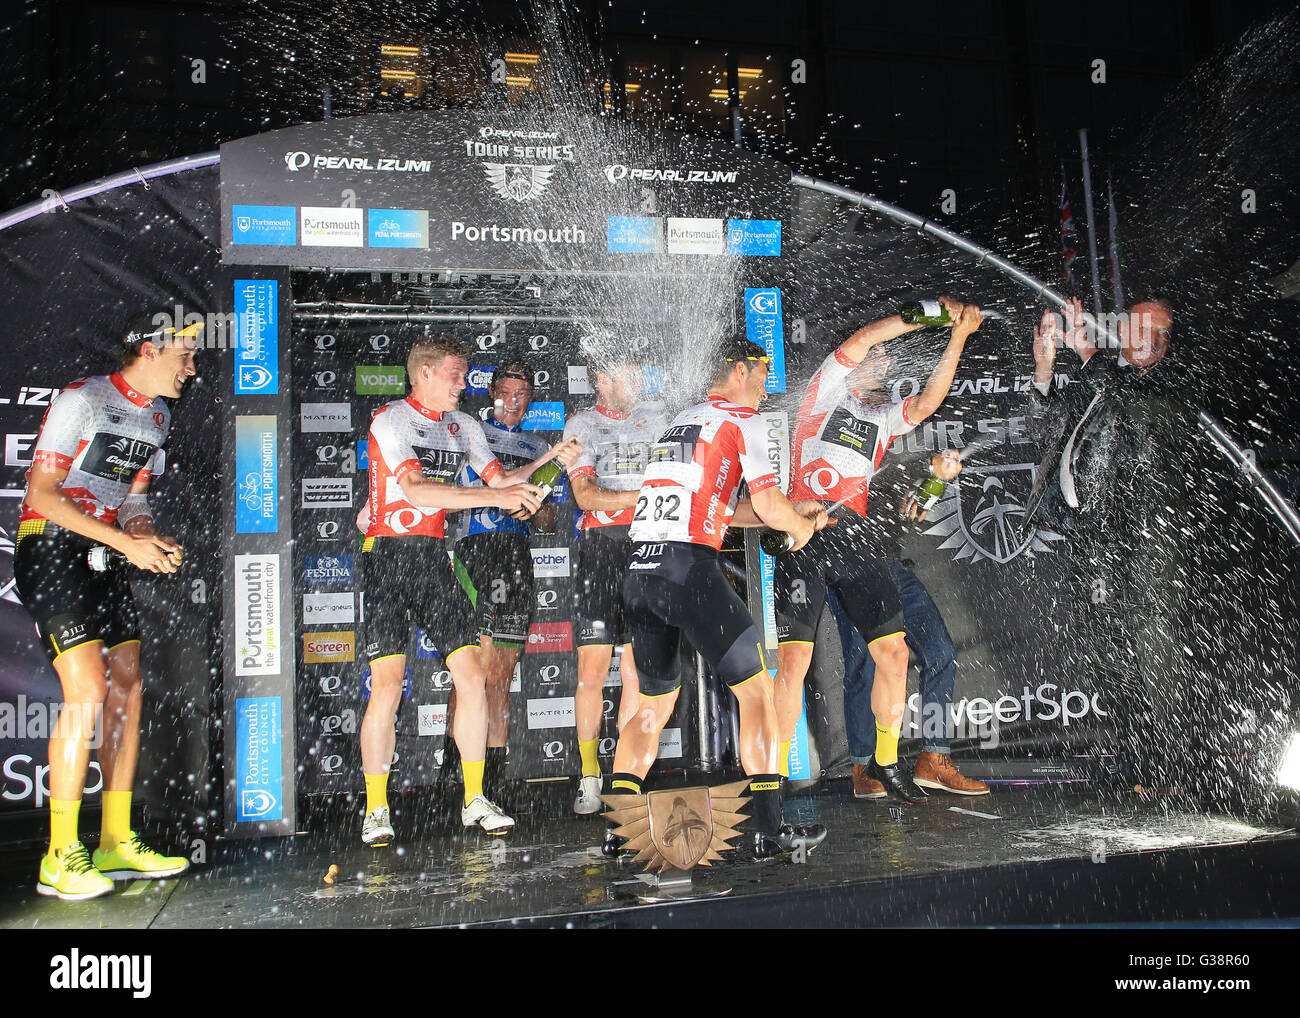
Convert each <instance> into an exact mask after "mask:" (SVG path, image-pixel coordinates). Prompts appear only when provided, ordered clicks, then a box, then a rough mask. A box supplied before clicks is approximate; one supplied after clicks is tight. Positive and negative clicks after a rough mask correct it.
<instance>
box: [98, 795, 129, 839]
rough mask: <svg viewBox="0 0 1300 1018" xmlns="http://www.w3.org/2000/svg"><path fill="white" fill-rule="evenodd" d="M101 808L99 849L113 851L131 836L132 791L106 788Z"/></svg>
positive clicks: (101, 799) (102, 796) (101, 798)
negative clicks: (115, 790)
mask: <svg viewBox="0 0 1300 1018" xmlns="http://www.w3.org/2000/svg"><path fill="white" fill-rule="evenodd" d="M100 809H101V820H100V826H99V850H100V851H101V852H111V851H113V849H115V848H117V846H118V845H120V844H121V843H122V842H124V841H129V840H130V838H131V793H130V792H112V791H109V790H108V789H105V790H104V792H103V794H102V795H101V796H100Z"/></svg>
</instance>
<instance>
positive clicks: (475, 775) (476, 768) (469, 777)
mask: <svg viewBox="0 0 1300 1018" xmlns="http://www.w3.org/2000/svg"><path fill="white" fill-rule="evenodd" d="M460 773H461V774H462V775H463V776H464V778H465V805H466V806H468V805H469V804H470V803H471V802H473V801H474V796H476V795H482V794H483V761H482V760H473V761H470V760H462V761H461V762H460Z"/></svg>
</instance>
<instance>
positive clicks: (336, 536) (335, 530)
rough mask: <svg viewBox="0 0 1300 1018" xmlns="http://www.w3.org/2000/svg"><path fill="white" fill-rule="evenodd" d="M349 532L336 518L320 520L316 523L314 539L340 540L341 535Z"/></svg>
mask: <svg viewBox="0 0 1300 1018" xmlns="http://www.w3.org/2000/svg"><path fill="white" fill-rule="evenodd" d="M347 533H349V532H348V531H347V530H345V529H344V528H343V526H342V525H340V523H339V521H338V520H321V521H320V522H318V523H317V524H316V540H318V541H341V540H342V539H343V535H345V534H347Z"/></svg>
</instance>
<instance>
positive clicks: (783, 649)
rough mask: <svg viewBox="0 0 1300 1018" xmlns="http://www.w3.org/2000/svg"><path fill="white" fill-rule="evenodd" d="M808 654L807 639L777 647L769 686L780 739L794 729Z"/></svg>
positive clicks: (788, 736)
mask: <svg viewBox="0 0 1300 1018" xmlns="http://www.w3.org/2000/svg"><path fill="white" fill-rule="evenodd" d="M812 654H813V645H812V644H811V643H804V642H791V643H782V644H780V645H779V646H778V647H777V651H776V680H775V682H774V683H773V687H772V689H773V699H774V701H775V705H776V727H777V732H778V734H779V738H780V741H781V742H790V741H792V740H793V739H794V729H795V726H796V725H797V724H798V723H799V715H800V713H802V711H803V680H804V678H805V677H806V676H807V675H808V666H809V665H811V664H812ZM760 773H762V772H760Z"/></svg>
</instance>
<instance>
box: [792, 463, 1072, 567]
mask: <svg viewBox="0 0 1300 1018" xmlns="http://www.w3.org/2000/svg"><path fill="white" fill-rule="evenodd" d="M1036 469H1037V467H1036V464H1033V463H1014V464H1006V465H1001V466H976V465H970V466H967V467H966V469H965V470H963V471H962V472H961V473H960V474H959V475H958V476H957V478H956V479H955V480H952V481H949V482H948V487H947V490H945V491H944V493H943V496H942V497H941V498H940V499H939V501H938V502H937V503H936V504H935V506H934V508H933V509H931V510H930V518H929V521H928V522H930V523H931V526H929V527H927V528H926V529H925V530H924V531H922V533H924V534H925V535H926V536H928V537H935V538H939V539H941V540H942V542H943V543H942V544H940V545H939V548H940V549H942V550H947V549H952V550H953V559H954V560H955V561H957V562H961V561H963V560H966V559H969V560H970V561H971V562H980V561H984V560H988V561H992V562H996V563H999V564H1003V563H1006V562H1010V561H1011V560H1012V559H1014V558H1016V557H1017V556H1019V555H1021V554H1022V553H1024V552H1026V551H1028V552H1031V553H1033V552H1048V553H1050V552H1051V551H1052V550H1053V549H1052V544H1053V543H1055V542H1057V541H1063V540H1065V538H1063V537H1062V536H1061V535H1060V534H1057V533H1055V532H1054V531H1051V530H1042V529H1039V528H1037V527H1034V528H1031V529H1030V531H1029V533H1028V534H1022V533H1021V530H1020V523H1021V521H1022V520H1023V519H1024V516H1025V499H1026V498H1028V497H1029V492H1030V490H1031V489H1032V488H1033V485H1034V472H1035V470H1036ZM815 490H816V489H815V488H814V491H815Z"/></svg>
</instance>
